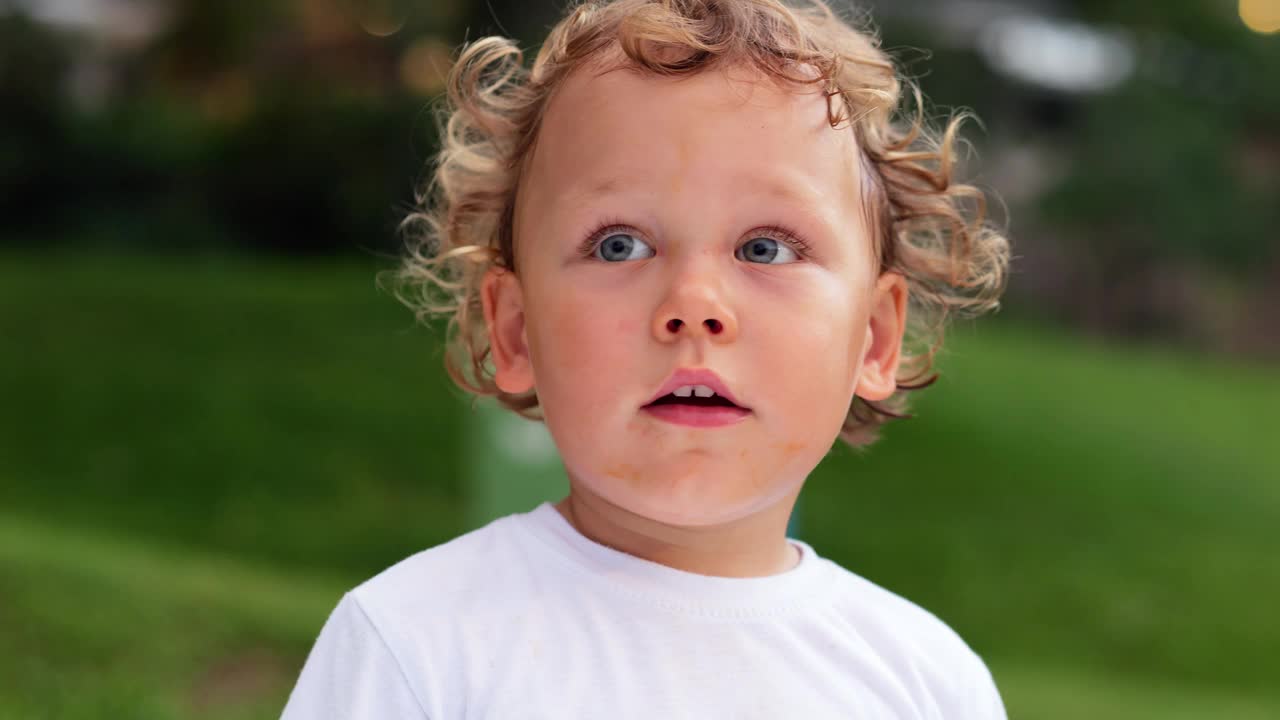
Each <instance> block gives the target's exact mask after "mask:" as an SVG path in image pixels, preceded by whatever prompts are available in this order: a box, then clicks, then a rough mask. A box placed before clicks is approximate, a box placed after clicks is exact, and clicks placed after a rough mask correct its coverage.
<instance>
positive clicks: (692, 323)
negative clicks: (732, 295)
mask: <svg viewBox="0 0 1280 720" xmlns="http://www.w3.org/2000/svg"><path fill="white" fill-rule="evenodd" d="M653 334H654V337H656V338H657V339H658V341H659V342H663V343H672V342H676V341H678V340H680V339H681V338H687V339H708V340H710V341H712V342H714V343H717V344H722V343H730V342H733V341H734V339H735V338H737V337H738V319H737V317H735V315H734V313H733V311H732V310H730V309H729V306H728V304H727V303H726V302H725V301H724V298H723V293H722V292H721V291H720V290H719V288H718V287H717V286H716V283H715V282H714V280H713V279H710V278H701V279H699V278H689V277H685V278H681V279H680V280H678V281H677V282H676V283H675V285H674V287H673V289H672V291H671V292H670V293H669V294H668V296H667V298H666V300H665V301H664V302H663V303H662V305H661V306H659V308H658V311H657V312H656V313H654V316H653Z"/></svg>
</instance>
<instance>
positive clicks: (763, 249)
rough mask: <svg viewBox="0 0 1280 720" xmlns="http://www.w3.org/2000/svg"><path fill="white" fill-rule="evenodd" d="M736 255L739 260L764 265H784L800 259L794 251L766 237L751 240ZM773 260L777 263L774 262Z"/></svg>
mask: <svg viewBox="0 0 1280 720" xmlns="http://www.w3.org/2000/svg"><path fill="white" fill-rule="evenodd" d="M736 254H737V256H738V258H739V259H740V260H746V261H747V262H753V263H762V264H766V265H785V264H787V263H793V262H795V261H796V260H798V259H800V256H799V255H797V254H796V251H795V250H792V249H791V248H790V247H788V246H787V245H786V244H785V243H781V242H778V241H777V240H774V239H773V238H767V237H756V238H751V239H750V240H748V241H747V242H746V243H744V244H743V245H742V246H741V247H739V248H738V252H737V253H736ZM778 258H781V260H778ZM775 260H778V261H777V262H774V261H775Z"/></svg>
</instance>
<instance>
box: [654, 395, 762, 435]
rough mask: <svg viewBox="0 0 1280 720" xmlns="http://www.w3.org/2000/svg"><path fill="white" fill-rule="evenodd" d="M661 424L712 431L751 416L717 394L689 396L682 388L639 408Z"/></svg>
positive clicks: (748, 412)
mask: <svg viewBox="0 0 1280 720" xmlns="http://www.w3.org/2000/svg"><path fill="white" fill-rule="evenodd" d="M641 409H642V410H643V411H644V412H646V413H648V414H649V415H652V416H653V417H655V418H657V419H659V420H662V421H663V422H667V423H671V424H674V425H684V426H687V427H695V428H714V427H721V426H725V425H734V424H736V423H739V422H742V421H743V420H745V419H746V418H747V417H749V416H750V415H751V411H750V410H748V409H747V408H744V407H741V406H739V405H736V404H735V403H734V402H733V401H731V400H729V399H728V398H726V397H724V396H722V395H718V394H707V393H706V392H705V391H704V392H702V393H698V394H694V393H690V394H688V395H685V394H684V391H683V389H681V390H680V391H677V392H674V393H667V394H666V395H663V396H662V397H660V398H658V399H657V400H654V401H653V402H651V403H649V404H648V405H645V406H644V407H643V408H641Z"/></svg>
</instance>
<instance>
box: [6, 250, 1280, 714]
mask: <svg viewBox="0 0 1280 720" xmlns="http://www.w3.org/2000/svg"><path fill="white" fill-rule="evenodd" d="M379 267H386V264H385V263H384V262H381V261H374V260H372V259H370V260H367V261H351V260H347V261H344V262H342V263H335V262H320V261H313V262H309V263H299V262H296V261H294V262H287V263H286V262H284V261H270V260H263V259H249V258H225V257H206V258H196V257H187V258H173V259H168V260H165V259H157V258H123V257H114V256H109V255H102V254H92V253H90V254H86V255H71V254H61V255H52V254H49V255H25V256H17V255H12V254H9V255H4V256H0V341H2V342H3V347H4V348H5V351H4V353H3V354H0V398H2V401H0V717H20V718H55V717H56V718H76V719H80V718H113V719H114V718H120V717H129V718H146V719H150V718H155V719H157V720H158V719H161V718H186V717H191V718H270V717H276V716H278V714H279V711H280V709H281V707H282V706H283V703H284V701H285V698H286V696H287V693H288V691H289V689H290V688H291V687H292V683H293V681H294V679H295V678H296V675H297V672H298V670H299V669H300V667H301V664H302V661H303V659H304V658H305V655H306V652H307V649H308V648H309V647H310V644H311V642H312V640H314V637H315V634H316V633H317V632H318V630H319V628H320V625H321V624H322V623H323V621H324V618H325V617H326V615H327V613H328V612H329V610H330V609H331V608H332V607H333V605H334V604H336V603H337V601H338V599H339V597H340V595H341V593H342V592H343V591H344V590H346V589H347V588H349V587H351V586H353V585H355V584H356V583H358V582H359V581H361V580H362V579H364V578H366V577H368V576H370V575H372V574H374V573H376V572H377V571H379V570H381V569H382V568H384V567H386V566H387V565H390V564H392V563H393V562H395V561H397V560H399V559H401V558H402V557H404V556H406V555H408V554H411V553H412V552H415V551H416V550H419V549H422V548H425V547H429V546H431V545H435V544H437V543H439V542H442V541H444V540H446V539H448V538H450V537H453V536H455V535H457V534H458V533H461V532H464V531H465V530H467V529H469V528H467V527H465V525H464V522H465V521H464V519H463V518H464V517H465V513H463V512H462V509H463V507H464V503H465V502H466V499H467V495H466V488H464V487H463V486H462V483H461V482H460V477H461V476H462V474H463V470H464V468H465V467H466V461H467V459H466V458H465V457H462V452H461V450H460V448H462V447H464V443H463V442H462V437H461V434H462V432H463V428H462V424H461V423H460V422H459V418H460V416H461V413H463V412H465V403H464V402H463V400H462V399H461V396H460V394H459V393H457V392H456V391H454V390H452V389H451V388H450V386H449V385H448V383H447V381H446V379H445V378H444V377H443V372H442V371H441V370H440V358H439V350H438V348H437V343H436V341H435V338H434V336H433V335H432V334H431V333H429V332H428V331H426V330H424V329H421V328H414V327H413V324H412V320H411V317H410V315H409V313H408V312H407V311H406V310H404V309H403V308H401V307H400V306H398V305H397V304H396V303H395V302H394V301H393V300H391V299H390V298H389V297H387V296H386V295H385V294H380V293H379V292H378V291H376V289H375V287H374V273H375V272H376V270H377V269H378V268H379ZM949 347H950V349H949V351H948V352H947V354H946V355H945V356H944V357H943V359H942V368H943V370H944V373H945V374H944V376H943V379H942V380H941V381H940V382H939V383H938V385H937V386H935V387H934V388H932V389H931V390H929V391H927V392H926V393H924V394H923V395H922V397H921V399H920V400H919V401H918V402H917V411H918V417H917V418H916V419H913V420H910V421H907V422H903V423H899V424H898V425H895V426H892V427H890V428H889V430H888V432H887V434H886V437H885V438H884V440H882V441H881V442H880V443H879V444H877V445H876V446H875V447H874V448H873V449H871V450H870V451H868V452H863V453H854V452H852V451H846V450H837V451H835V452H833V453H832V456H831V457H829V458H828V460H827V461H825V462H824V463H823V464H822V465H821V466H820V467H819V468H818V470H817V471H816V472H815V474H814V476H813V477H812V478H811V481H810V484H809V486H808V487H807V488H806V490H805V494H804V496H803V498H802V505H801V513H802V515H801V530H802V533H803V537H804V538H805V539H806V540H808V541H809V542H811V543H812V544H813V545H814V546H815V547H816V548H817V549H818V550H819V552H821V553H823V554H825V555H827V556H829V557H831V558H832V559H834V560H836V561H837V562H840V563H841V564H843V565H844V566H846V567H848V568H850V569H852V570H854V571H855V572H858V573H860V574H862V575H865V576H867V577H869V578H871V579H872V580H874V581H876V582H879V583H881V584H883V585H885V586H886V587H888V588H890V589H892V590H894V591H896V592H899V593H901V594H903V595H905V596H907V597H909V598H911V599H912V600H915V601H916V602H918V603H920V604H921V605H923V606H925V607H927V608H929V609H930V610H932V611H934V612H935V613H937V614H938V615H939V616H941V617H942V618H943V619H944V620H946V621H947V622H948V623H950V624H951V625H952V626H953V627H955V628H956V629H957V630H958V631H959V632H960V633H961V634H962V635H963V636H964V637H965V638H966V639H967V640H968V641H969V642H970V644H971V645H973V647H974V648H975V649H976V650H978V651H979V652H980V653H981V654H982V655H983V656H984V657H986V658H987V659H988V662H989V663H990V665H991V667H992V670H993V672H994V674H995V677H996V681H997V683H998V684H999V686H1000V688H1001V691H1002V693H1003V694H1004V696H1005V699H1006V703H1007V705H1008V707H1009V711H1010V716H1011V717H1013V718H1018V719H1020V718H1044V719H1046V720H1067V719H1068V718H1070V719H1075V718H1080V717H1092V718H1125V719H1127V720H1128V719H1145V718H1152V719H1154V718H1161V719H1167V718H1175V719H1177V718H1204V717H1224V718H1226V717H1229V718H1242V719H1245V720H1248V719H1251V718H1271V717H1277V716H1280V687H1278V685H1280V684H1278V683H1277V678H1280V661H1278V660H1277V659H1276V657H1277V651H1280V619H1277V615H1276V611H1275V607H1276V602H1277V598H1280V562H1277V558H1278V557H1280V532H1277V529H1276V528H1277V526H1278V525H1280V483H1277V480H1280V448H1278V446H1277V442H1276V429H1277V428H1276V423H1275V419H1274V409H1275V407H1276V406H1277V404H1278V402H1277V401H1280V371H1277V370H1276V369H1274V368H1263V367H1260V366H1251V365H1248V364H1243V363H1239V362H1234V361H1224V360H1215V359H1207V358H1198V357H1191V356H1187V355H1179V354H1176V353H1171V352H1167V351H1160V350H1149V349H1134V348H1108V347H1103V346H1098V345H1094V344H1090V343H1087V342H1084V341H1081V340H1078V339H1074V338H1068V337H1062V336H1059V335H1055V334H1053V333H1050V332H1047V331H1044V330H1038V329H1032V328H1027V327H1008V326H1004V325H1001V324H999V323H997V322H987V323H986V324H984V325H981V326H979V328H978V329H977V330H973V329H970V328H963V327H962V328H958V329H957V330H956V331H955V332H953V334H952V337H951V340H950V345H949Z"/></svg>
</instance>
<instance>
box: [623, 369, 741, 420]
mask: <svg viewBox="0 0 1280 720" xmlns="http://www.w3.org/2000/svg"><path fill="white" fill-rule="evenodd" d="M685 385H706V386H707V387H709V388H711V389H712V390H713V391H715V394H716V395H719V396H720V397H722V398H724V399H725V400H728V401H729V402H731V403H733V404H734V405H737V406H738V407H743V408H745V406H744V405H742V403H739V402H738V399H737V398H735V397H734V396H733V393H731V392H729V386H728V384H726V383H725V381H723V380H721V379H720V376H719V375H716V374H715V373H714V372H712V371H711V370H707V369H706V368H679V369H677V370H676V371H675V372H673V373H671V377H669V378H667V381H666V382H664V383H662V387H661V388H659V389H658V392H657V393H655V394H654V396H653V397H651V398H649V402H647V403H645V405H652V404H653V403H654V402H656V401H657V400H658V398H660V397H663V396H665V395H668V394H670V393H672V392H675V390H676V388H679V387H684V386H685ZM745 409H748V410H749V409H750V408H745Z"/></svg>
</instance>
